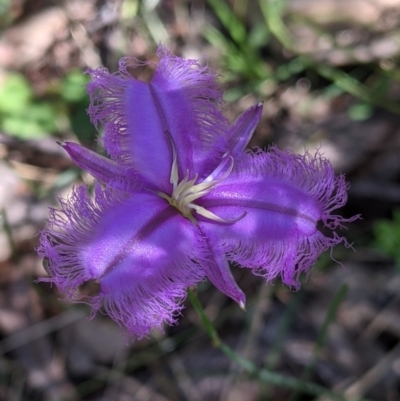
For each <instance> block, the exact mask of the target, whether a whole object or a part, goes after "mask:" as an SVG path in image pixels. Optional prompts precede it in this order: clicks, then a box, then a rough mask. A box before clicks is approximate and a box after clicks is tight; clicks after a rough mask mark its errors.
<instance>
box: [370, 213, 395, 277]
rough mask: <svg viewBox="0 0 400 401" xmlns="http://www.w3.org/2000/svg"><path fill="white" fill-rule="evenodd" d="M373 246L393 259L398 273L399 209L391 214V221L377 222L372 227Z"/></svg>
mask: <svg viewBox="0 0 400 401" xmlns="http://www.w3.org/2000/svg"><path fill="white" fill-rule="evenodd" d="M374 234H375V246H376V247H377V248H378V249H379V251H381V252H382V253H384V254H385V255H387V256H389V257H391V258H394V260H395V262H396V267H397V269H398V270H399V271H400V209H396V210H394V212H393V220H379V221H378V222H377V223H375V225H374Z"/></svg>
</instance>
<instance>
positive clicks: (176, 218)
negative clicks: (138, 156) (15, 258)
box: [39, 186, 204, 338]
mask: <svg viewBox="0 0 400 401" xmlns="http://www.w3.org/2000/svg"><path fill="white" fill-rule="evenodd" d="M196 241H197V239H196V238H195V237H194V233H193V230H192V225H191V223H190V222H189V221H188V220H187V219H184V218H183V217H182V216H180V215H179V214H178V213H177V212H176V209H174V208H172V207H170V206H169V205H168V204H167V203H166V202H165V201H164V200H162V199H161V198H159V197H157V196H155V195H149V194H143V193H135V194H132V196H129V197H125V196H119V197H118V196H111V195H110V190H109V188H106V190H102V189H101V188H100V187H99V186H97V188H96V194H95V199H94V200H92V199H91V198H90V196H89V193H88V190H87V189H86V188H85V187H78V188H77V189H75V190H74V192H73V195H72V197H71V198H70V199H69V200H61V210H52V212H51V215H50V219H49V225H48V227H47V228H46V229H45V230H44V231H43V233H42V237H41V246H40V248H39V254H40V255H41V256H42V257H44V258H45V259H47V261H48V270H49V273H50V275H51V277H50V278H49V279H45V280H46V281H50V282H53V283H55V284H56V285H57V287H58V288H59V289H60V291H61V292H63V293H64V294H66V295H67V296H68V297H69V298H70V299H72V300H79V289H80V287H81V286H84V285H86V284H88V283H89V284H90V283H91V282H95V283H98V285H99V292H98V293H97V294H95V295H94V296H88V297H85V298H84V299H83V300H84V301H85V302H88V303H89V304H91V305H92V307H93V312H94V313H95V312H96V311H97V310H98V309H99V308H101V307H104V310H105V312H106V313H107V314H109V315H110V316H111V318H113V319H114V320H115V321H116V322H117V323H118V324H120V325H121V327H122V328H123V329H126V330H127V331H128V333H129V334H130V335H132V336H135V337H138V338H140V337H143V336H146V335H148V334H149V331H150V330H151V329H152V328H159V329H162V325H163V324H164V323H168V324H173V323H174V322H175V319H176V317H177V315H179V312H180V310H181V309H182V301H183V299H184V298H185V294H186V289H187V287H188V286H190V285H194V284H197V283H198V281H199V280H202V279H203V278H204V273H203V271H202V269H201V267H199V266H198V264H197V263H195V262H194V260H195V259H196V258H197V254H196V252H197V249H196V247H195V246H194V243H196ZM81 300H82V299H81Z"/></svg>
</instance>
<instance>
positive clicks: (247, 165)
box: [233, 146, 360, 229]
mask: <svg viewBox="0 0 400 401" xmlns="http://www.w3.org/2000/svg"><path fill="white" fill-rule="evenodd" d="M235 172H236V173H237V174H241V175H242V174H249V175H252V176H267V177H269V178H276V179H278V180H282V181H284V182H287V183H290V184H291V185H293V186H294V187H295V188H297V189H299V190H301V191H304V192H305V193H307V195H309V196H310V197H311V198H312V199H315V200H316V201H317V202H318V203H319V204H320V205H321V209H322V210H321V212H322V215H321V220H322V222H323V223H324V225H325V226H326V227H328V228H330V229H334V228H337V227H341V226H342V223H349V222H352V221H354V220H357V219H359V218H360V215H356V216H354V217H351V218H347V219H346V218H343V217H342V216H338V215H332V214H331V213H332V211H334V210H336V209H339V208H341V207H342V206H344V205H345V204H346V202H347V190H348V189H349V184H348V183H347V182H346V180H345V176H344V175H343V174H341V175H338V176H335V172H334V170H333V167H332V164H331V162H330V161H329V160H328V159H326V158H325V157H323V155H322V154H321V153H320V152H316V153H315V154H314V155H312V154H311V153H309V152H306V153H305V154H304V155H299V154H295V153H293V152H292V151H289V150H285V151H283V150H280V149H278V148H277V147H276V146H271V147H269V148H268V149H267V151H264V150H261V149H256V150H255V151H254V152H246V153H245V154H243V156H242V157H240V158H239V159H238V160H236V164H235V168H234V171H233V173H235Z"/></svg>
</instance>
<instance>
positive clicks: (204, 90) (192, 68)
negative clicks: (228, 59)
mask: <svg viewBox="0 0 400 401" xmlns="http://www.w3.org/2000/svg"><path fill="white" fill-rule="evenodd" d="M157 56H158V57H159V58H160V62H159V64H158V66H157V70H156V74H155V77H154V80H155V84H157V78H158V76H160V77H162V78H164V79H165V80H168V82H170V83H173V86H172V87H171V89H172V90H173V89H174V88H175V87H177V88H179V89H180V90H183V91H184V93H185V95H186V96H187V99H188V104H189V105H190V107H191V109H192V113H193V115H194V116H195V123H196V124H197V126H198V127H199V136H200V139H201V141H202V142H203V144H204V145H205V146H207V145H209V146H208V147H209V148H211V147H214V146H220V147H221V149H222V147H223V146H224V145H225V141H226V139H227V130H228V129H229V121H228V120H227V119H226V118H225V117H224V116H223V115H222V113H221V111H220V107H221V106H222V105H223V104H224V103H225V102H224V100H223V92H222V90H221V87H220V83H219V80H218V78H219V75H218V74H217V73H216V72H215V71H213V70H212V69H210V68H209V67H208V65H207V64H206V65H202V60H194V59H183V58H181V57H178V56H174V55H172V54H171V52H170V51H169V50H168V49H167V48H166V47H164V46H159V47H158V50H157ZM190 139H191V140H198V139H199V138H193V137H192V138H190ZM193 144H194V145H196V142H194V143H193Z"/></svg>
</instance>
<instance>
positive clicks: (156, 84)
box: [88, 46, 229, 191]
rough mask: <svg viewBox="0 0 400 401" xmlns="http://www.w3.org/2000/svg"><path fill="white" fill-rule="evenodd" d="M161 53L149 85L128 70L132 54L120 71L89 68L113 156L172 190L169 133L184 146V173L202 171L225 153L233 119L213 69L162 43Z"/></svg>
mask: <svg viewBox="0 0 400 401" xmlns="http://www.w3.org/2000/svg"><path fill="white" fill-rule="evenodd" d="M158 56H159V57H160V62H159V64H158V65H157V68H156V71H155V74H154V76H153V79H152V80H151V82H150V83H149V84H148V83H144V82H141V81H138V80H136V79H134V78H132V76H131V75H130V74H129V73H128V72H127V68H128V67H130V66H131V65H132V59H122V60H121V62H120V68H119V72H118V73H117V74H116V75H112V74H110V73H109V72H108V71H107V70H106V69H104V68H100V69H97V70H89V73H90V75H91V76H92V78H93V80H92V82H91V83H89V85H88V92H89V95H90V97H91V105H90V107H89V114H90V116H91V119H92V121H93V122H94V123H95V124H96V125H98V124H102V125H104V127H105V133H104V146H105V148H106V150H107V152H108V153H109V154H110V156H111V157H112V158H113V159H115V160H118V161H119V162H120V163H122V164H125V165H128V166H130V167H133V168H134V169H136V170H137V171H140V172H141V174H142V175H143V176H144V177H146V179H148V180H149V181H150V182H151V183H152V184H153V185H154V186H155V187H157V189H159V190H162V191H168V190H169V189H170V186H169V184H170V183H169V176H170V171H171V159H172V154H171V149H170V146H169V141H168V140H167V135H170V136H171V137H172V139H173V142H174V145H175V148H176V149H177V151H178V161H179V169H180V171H179V173H180V175H181V176H184V174H185V172H186V171H187V170H189V171H195V172H198V173H199V175H201V174H202V173H203V171H205V173H206V172H207V169H208V170H209V169H210V168H212V167H213V162H214V158H216V157H217V156H220V155H221V152H222V151H223V146H224V141H225V140H226V135H227V131H228V129H229V123H228V121H227V120H226V119H225V118H224V117H223V115H222V114H221V112H220V111H219V106H220V105H221V103H222V92H221V90H220V89H219V86H218V83H217V76H216V74H215V73H214V72H213V71H211V70H210V69H208V68H207V67H203V66H201V64H200V62H199V61H198V60H184V59H182V58H179V57H176V56H172V55H171V54H170V52H169V51H168V50H166V49H165V48H164V47H162V46H160V47H159V49H158ZM205 173H204V174H205Z"/></svg>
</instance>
